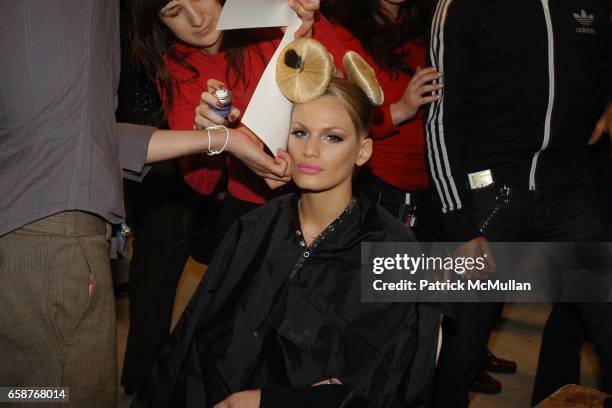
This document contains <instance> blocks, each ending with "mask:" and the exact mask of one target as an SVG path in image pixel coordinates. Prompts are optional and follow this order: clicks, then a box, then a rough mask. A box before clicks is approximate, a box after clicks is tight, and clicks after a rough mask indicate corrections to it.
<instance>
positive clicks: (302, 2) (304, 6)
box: [287, 0, 321, 40]
mask: <svg viewBox="0 0 612 408" xmlns="http://www.w3.org/2000/svg"><path fill="white" fill-rule="evenodd" d="M287 3H288V4H289V7H291V8H292V9H293V10H295V12H296V13H297V14H298V16H299V17H300V19H301V20H302V25H301V26H300V28H298V30H297V31H296V32H295V36H294V37H295V39H296V40H297V39H298V38H301V37H311V36H312V27H313V26H314V23H315V14H316V12H317V11H318V10H319V8H320V6H321V5H320V1H319V0H287Z"/></svg>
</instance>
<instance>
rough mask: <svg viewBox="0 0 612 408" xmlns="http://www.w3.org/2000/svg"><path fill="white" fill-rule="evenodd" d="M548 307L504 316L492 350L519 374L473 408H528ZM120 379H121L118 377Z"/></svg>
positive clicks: (187, 290)
mask: <svg viewBox="0 0 612 408" xmlns="http://www.w3.org/2000/svg"><path fill="white" fill-rule="evenodd" d="M204 271H205V266H204V265H202V264H198V263H197V262H195V261H193V260H190V261H189V262H188V263H187V265H186V267H185V270H184V272H183V276H182V278H181V281H180V283H179V288H178V292H177V297H176V304H175V308H174V313H173V315H174V317H173V324H174V323H175V322H176V319H177V318H178V317H179V316H180V314H181V313H182V311H183V309H184V307H185V305H186V304H187V302H188V301H189V299H190V297H191V294H192V293H193V290H194V289H195V287H196V286H197V284H198V283H199V281H200V279H201V277H202V276H203V274H204ZM128 308H129V300H128V299H126V298H125V299H118V300H117V338H118V344H117V350H118V358H119V364H118V367H119V373H121V369H122V367H123V355H124V352H125V344H126V340H127V331H128V326H129V312H128ZM549 310H550V305H549V304H532V303H523V304H518V303H515V304H509V305H507V306H506V309H505V310H504V316H503V319H502V321H501V322H500V324H499V326H498V327H497V329H496V330H495V332H494V333H493V337H492V339H491V342H490V348H491V350H492V351H493V352H494V353H495V354H496V355H498V356H499V357H504V358H510V359H513V360H515V361H516V362H517V363H518V372H517V373H516V374H494V377H496V378H497V379H498V380H499V381H501V382H502V384H503V390H502V392H501V393H500V394H498V395H492V396H491V395H483V394H473V395H472V402H471V404H470V407H471V408H498V407H499V408H502V407H504V408H505V407H512V408H514V407H529V402H530V399H531V391H532V385H533V378H534V375H535V370H536V364H537V356H538V351H539V347H540V334H541V331H542V328H543V326H544V323H545V321H546V318H547V316H548V312H549ZM582 360H583V361H582V365H583V370H582V371H583V373H582V382H583V384H584V385H587V386H593V387H595V386H596V381H595V378H596V377H597V364H596V360H595V357H594V354H593V352H592V350H591V349H590V347H589V346H588V345H585V347H584V350H583V359H582ZM119 377H120V376H119ZM129 402H130V399H129V398H128V397H126V396H125V395H124V394H123V390H122V389H121V388H119V395H118V407H122V408H124V407H128V406H129Z"/></svg>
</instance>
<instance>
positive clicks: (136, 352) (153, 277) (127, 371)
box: [121, 162, 199, 389]
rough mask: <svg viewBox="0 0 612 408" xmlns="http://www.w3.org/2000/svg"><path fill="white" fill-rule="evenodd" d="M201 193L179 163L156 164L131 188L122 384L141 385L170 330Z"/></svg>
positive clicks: (127, 386)
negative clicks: (127, 320) (131, 240)
mask: <svg viewBox="0 0 612 408" xmlns="http://www.w3.org/2000/svg"><path fill="white" fill-rule="evenodd" d="M198 199H199V196H198V194H196V193H195V192H193V191H192V190H191V189H190V188H189V186H187V185H186V184H185V182H184V181H183V179H182V177H181V176H180V174H179V171H178V169H177V168H176V165H175V164H174V163H171V162H166V163H162V164H160V165H155V166H154V168H153V169H152V170H151V172H150V173H149V175H147V177H146V178H145V180H144V181H143V183H142V184H140V185H137V184H131V185H129V186H128V200H129V208H130V213H131V218H132V220H131V224H132V225H133V226H134V244H133V255H132V260H131V263H130V292H129V295H130V328H129V333H128V341H127V348H126V353H125V363H124V367H123V373H122V376H121V384H122V385H123V386H124V387H125V388H128V389H138V388H139V387H140V386H141V385H142V384H143V383H144V381H145V379H146V377H147V375H148V374H149V371H150V370H151V367H152V365H153V362H154V360H155V358H156V356H157V353H158V351H159V349H160V347H161V346H162V344H163V343H164V341H165V340H166V339H167V337H168V336H169V334H170V322H171V318H172V308H173V305H174V297H175V293H176V287H177V284H178V281H179V278H180V277H181V273H182V272H183V268H184V266H185V262H186V261H187V258H188V257H189V254H190V244H191V242H190V237H191V226H192V222H193V217H194V208H195V205H196V202H197V201H198Z"/></svg>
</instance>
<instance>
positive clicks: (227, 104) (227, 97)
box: [211, 88, 232, 119]
mask: <svg viewBox="0 0 612 408" xmlns="http://www.w3.org/2000/svg"><path fill="white" fill-rule="evenodd" d="M213 95H214V96H215V98H217V100H218V101H219V102H221V104H222V105H223V106H222V107H221V108H219V107H217V106H211V109H212V111H213V112H215V113H216V114H217V115H219V116H221V117H222V118H224V119H227V118H228V117H229V115H230V112H231V110H232V95H231V94H230V93H229V91H228V90H227V89H225V88H219V89H217V90H215V91H214V92H213Z"/></svg>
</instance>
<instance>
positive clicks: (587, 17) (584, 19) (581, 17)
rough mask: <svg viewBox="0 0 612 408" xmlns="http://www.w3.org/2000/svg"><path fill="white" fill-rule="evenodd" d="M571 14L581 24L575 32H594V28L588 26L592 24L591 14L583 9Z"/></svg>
mask: <svg viewBox="0 0 612 408" xmlns="http://www.w3.org/2000/svg"><path fill="white" fill-rule="evenodd" d="M573 14H574V18H575V19H576V21H577V22H578V23H579V24H580V25H582V27H579V28H576V32H577V33H582V34H595V30H593V29H592V28H591V27H590V26H591V25H592V24H593V18H594V16H593V14H588V13H587V12H586V11H584V9H582V10H580V14H578V13H573Z"/></svg>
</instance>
